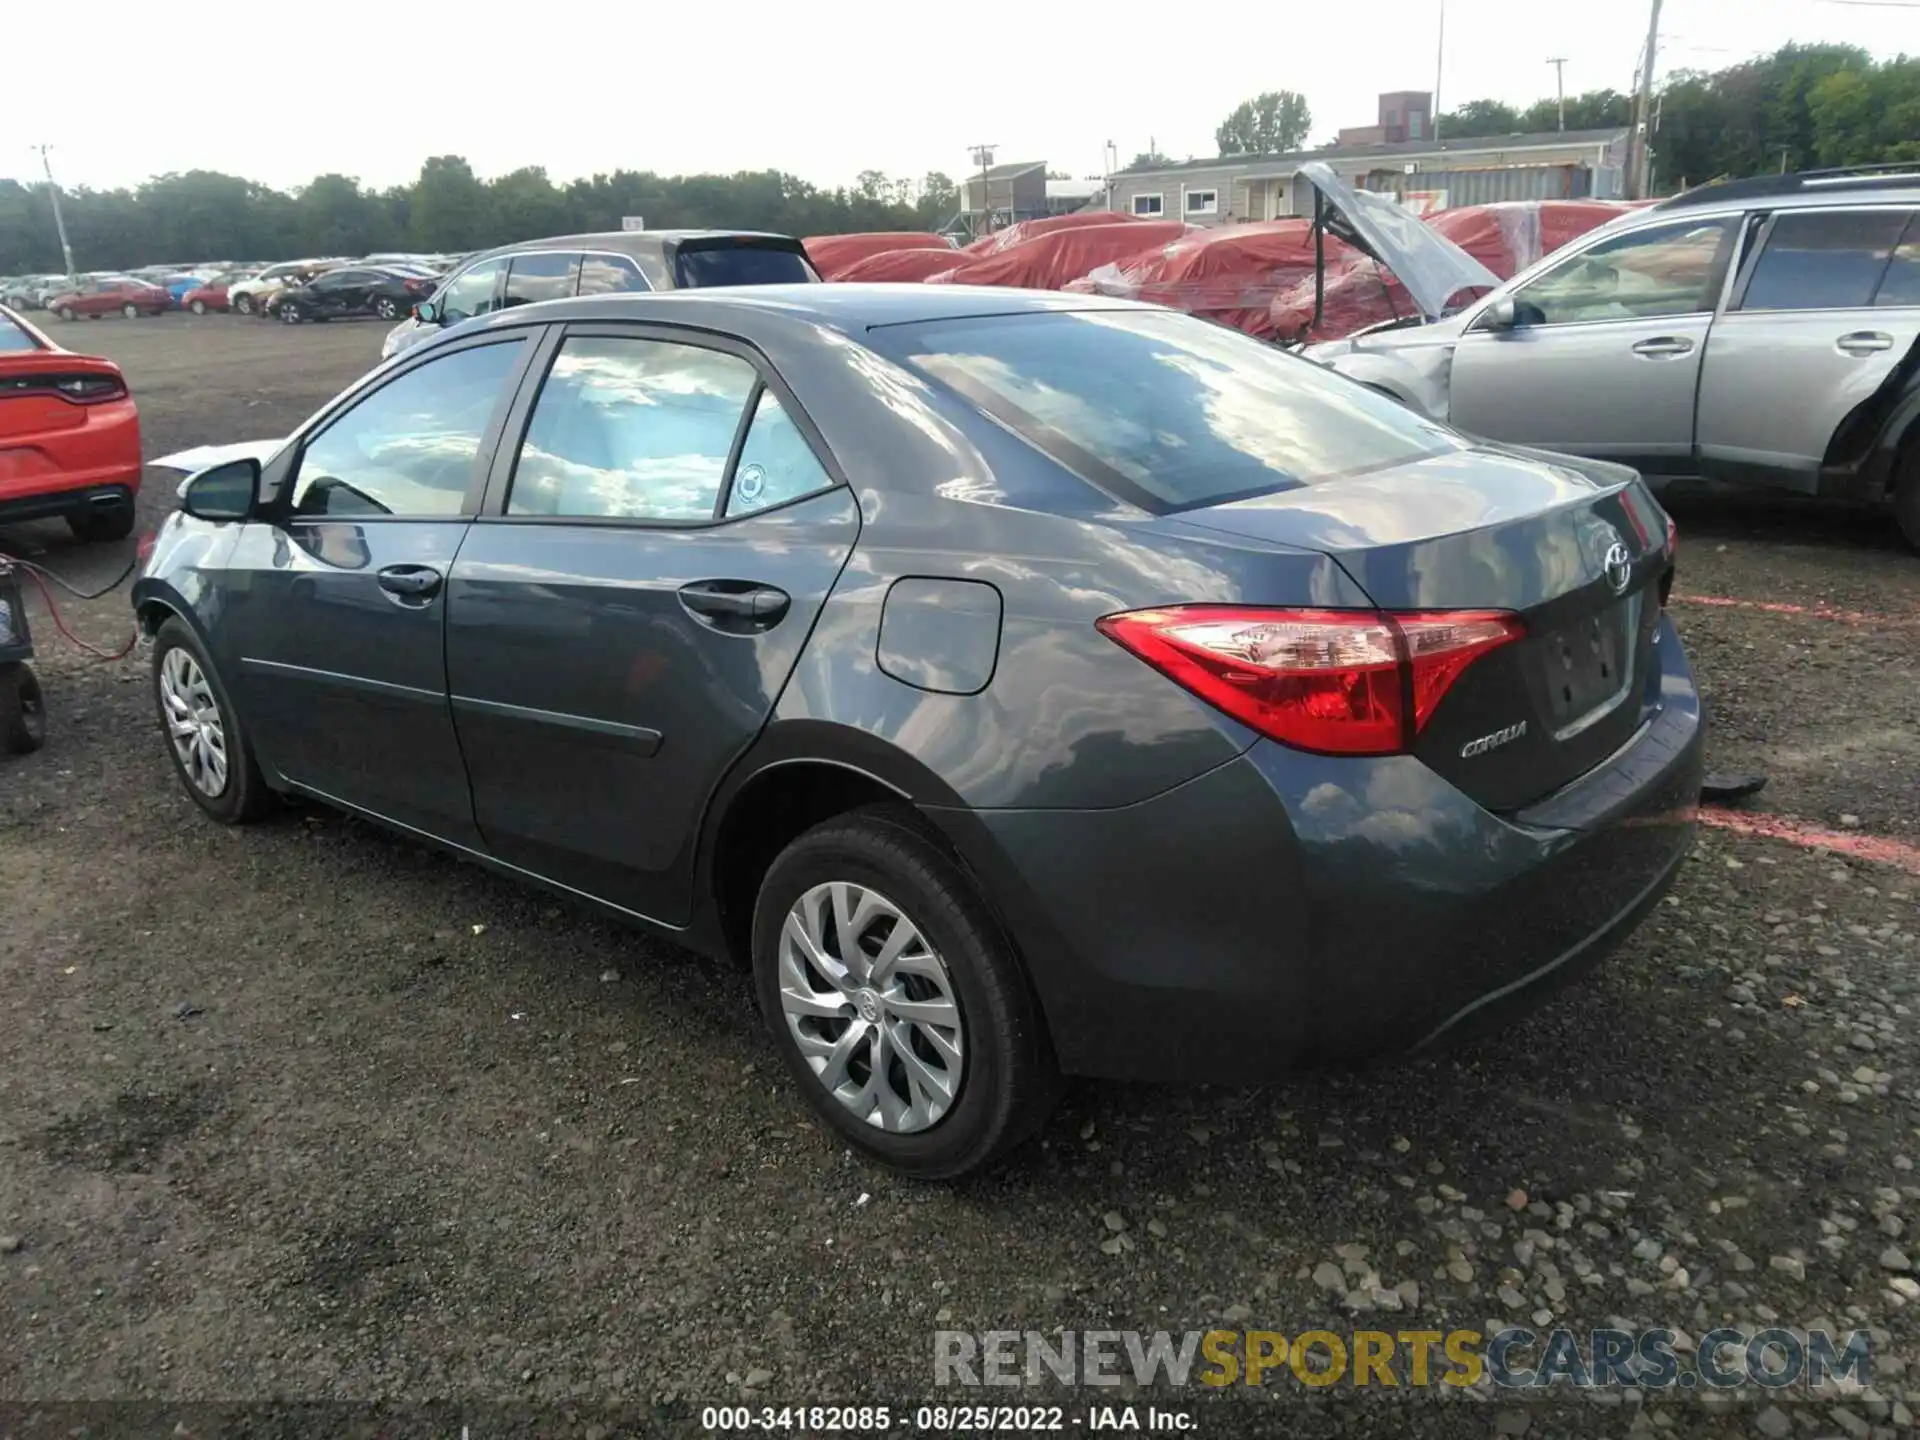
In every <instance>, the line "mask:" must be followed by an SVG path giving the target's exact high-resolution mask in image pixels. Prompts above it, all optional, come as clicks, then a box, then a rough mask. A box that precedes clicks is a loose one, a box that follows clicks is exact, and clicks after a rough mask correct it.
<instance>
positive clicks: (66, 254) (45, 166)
mask: <svg viewBox="0 0 1920 1440" xmlns="http://www.w3.org/2000/svg"><path fill="white" fill-rule="evenodd" d="M28 148H29V149H33V150H38V151H39V152H40V168H41V169H42V170H45V171H46V172H47V190H48V192H49V193H50V194H52V196H53V228H54V229H56V230H58V231H59V232H60V258H61V259H62V260H64V261H66V264H67V278H68V279H69V280H71V279H73V278H74V275H75V273H76V272H75V271H74V268H73V246H71V245H69V244H68V243H67V221H66V217H65V216H64V215H62V214H61V213H60V185H59V182H58V181H56V180H55V179H54V178H53V162H52V161H51V160H49V159H48V158H47V151H49V150H51V149H52V148H53V147H52V146H51V145H33V146H29V147H28Z"/></svg>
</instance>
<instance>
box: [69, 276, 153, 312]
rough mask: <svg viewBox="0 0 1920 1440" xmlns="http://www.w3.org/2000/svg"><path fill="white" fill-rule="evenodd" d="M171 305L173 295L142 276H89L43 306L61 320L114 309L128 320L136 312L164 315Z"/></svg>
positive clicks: (113, 310)
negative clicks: (114, 278)
mask: <svg viewBox="0 0 1920 1440" xmlns="http://www.w3.org/2000/svg"><path fill="white" fill-rule="evenodd" d="M172 308H173V296H171V295H169V294H168V293H167V292H166V291H165V290H164V289H162V288H161V287H160V286H158V285H149V284H147V283H146V282H145V281H143V280H89V281H87V282H85V283H84V284H82V285H81V287H80V288H79V289H78V290H69V291H68V292H67V293H66V294H64V295H56V296H54V297H53V298H52V299H51V300H49V301H48V302H47V309H49V310H51V311H52V312H53V313H54V314H56V315H58V316H59V317H60V318H61V319H62V320H77V319H79V318H80V317H81V316H82V315H85V316H87V317H88V318H89V319H93V318H96V317H98V316H101V315H111V314H113V313H114V312H115V311H118V312H119V313H120V314H122V315H124V316H126V317H127V319H129V320H131V319H133V318H134V317H135V316H139V315H164V314H166V313H167V311H169V310H171V309H172Z"/></svg>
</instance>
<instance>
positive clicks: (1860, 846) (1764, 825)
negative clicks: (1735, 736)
mask: <svg viewBox="0 0 1920 1440" xmlns="http://www.w3.org/2000/svg"><path fill="white" fill-rule="evenodd" d="M1700 823H1701V824H1702V825H1711V826H1713V827H1714V828H1715V829H1716V830H1726V831H1729V832H1731V833H1732V834H1735V835H1752V836H1757V837H1758V838H1760V839H1763V840H1784V841H1786V842H1787V843H1788V844H1789V845H1801V846H1804V847H1806V848H1807V849H1809V850H1831V851H1833V853H1834V854H1836V855H1850V856H1852V857H1853V858H1854V859H1856V860H1871V861H1873V862H1874V863H1876V864H1879V865H1891V866H1893V867H1894V868H1895V869H1898V870H1904V871H1906V872H1907V873H1908V874H1909V875H1920V846H1914V845H1909V844H1907V843H1906V842H1905V841H1903V840H1890V839H1888V838H1887V837H1886V836H1884V835H1862V834H1861V833H1860V832H1859V831H1857V830H1824V829H1822V828H1821V827H1819V826H1818V825H1809V824H1807V823H1806V822H1805V821H1804V820H1795V819H1793V818H1791V817H1790V816H1786V815H1753V814H1749V813H1747V812H1746V811H1743V810H1742V811H1735V810H1720V809H1716V808H1715V807H1713V806H1711V805H1703V806H1701V807H1700Z"/></svg>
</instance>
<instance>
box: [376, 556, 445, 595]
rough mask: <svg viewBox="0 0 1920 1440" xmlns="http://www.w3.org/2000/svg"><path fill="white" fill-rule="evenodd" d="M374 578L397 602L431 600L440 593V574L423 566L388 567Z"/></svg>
mask: <svg viewBox="0 0 1920 1440" xmlns="http://www.w3.org/2000/svg"><path fill="white" fill-rule="evenodd" d="M375 578H377V579H378V580H379V582H380V588H381V589H382V590H384V591H386V592H387V593H388V594H389V595H392V596H393V597H395V598H396V599H399V600H431V599H432V598H433V597H434V596H435V595H437V594H439V593H440V580H441V576H440V572H439V571H438V570H434V569H430V568H429V567H427V566H425V565H389V566H388V567H387V568H386V569H385V570H382V571H381V572H380V573H379V575H378V576H377V577H375Z"/></svg>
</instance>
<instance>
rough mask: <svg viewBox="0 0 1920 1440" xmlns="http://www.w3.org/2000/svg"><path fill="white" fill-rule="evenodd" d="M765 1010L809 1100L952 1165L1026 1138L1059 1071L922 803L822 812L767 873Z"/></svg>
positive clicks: (918, 1165)
mask: <svg viewBox="0 0 1920 1440" xmlns="http://www.w3.org/2000/svg"><path fill="white" fill-rule="evenodd" d="M753 968H754V983H755V989H756V991H757V993H758V997H759V1002H760V1008H761V1012H762V1014H763V1015H764V1017H765V1019H766V1022H767V1025H768V1026H769V1028H770V1029H771V1030H772V1032H773V1036H774V1043H775V1045H776V1046H778V1047H779V1049H780V1052H781V1055H782V1057H783V1059H784V1060H785V1062H786V1065H787V1068H788V1070H789V1071H790V1072H791V1073H792V1074H793V1076H794V1079H795V1080H796V1082H797V1083H798V1084H799V1085H800V1087H801V1089H802V1091H803V1092H804V1094H805V1095H806V1097H807V1101H808V1103H809V1104H811V1105H812V1106H813V1108H814V1109H815V1110H816V1111H817V1112H818V1113H819V1114H820V1116H821V1117H822V1118H823V1119H825V1120H826V1121H827V1123H828V1124H830V1125H832V1126H833V1127H834V1129H836V1130H837V1131H839V1132H840V1134H841V1135H842V1136H843V1137H844V1138H845V1139H847V1140H848V1141H850V1142H852V1144H853V1145H855V1146H856V1147H857V1148H859V1149H861V1150H864V1151H865V1152H867V1153H868V1154H870V1155H872V1156H874V1157H876V1158H878V1159H880V1160H883V1161H885V1162H886V1163H887V1164H889V1165H891V1166H893V1167H895V1168H896V1169H899V1170H901V1171H904V1172H906V1173H908V1174H911V1175H916V1176H919V1177H922V1178H925V1179H952V1178H954V1177H957V1176H960V1175H964V1174H966V1173H967V1172H969V1171H972V1170H977V1169H979V1168H981V1167H982V1166H985V1165H988V1164H991V1163H992V1162H994V1161H995V1160H997V1159H999V1158H1000V1157H1001V1156H1002V1155H1004V1154H1006V1153H1007V1152H1008V1151H1009V1150H1011V1149H1012V1148H1013V1147H1014V1146H1016V1145H1018V1144H1019V1143H1020V1142H1021V1141H1023V1140H1025V1139H1026V1138H1027V1137H1028V1136H1029V1135H1031V1134H1032V1133H1033V1132H1034V1131H1035V1130H1036V1129H1038V1128H1039V1126H1040V1125H1041V1123H1042V1122H1044V1121H1045V1119H1046V1117H1047V1115H1048V1113H1049V1111H1050V1110H1051V1109H1052V1107H1053V1102H1054V1099H1055V1098H1056V1096H1057V1094H1058V1089H1059V1081H1058V1076H1057V1072H1056V1070H1055V1068H1054V1064H1053V1058H1052V1052H1051V1049H1050V1047H1049V1045H1048V1043H1047V1039H1046V1035H1045V1032H1044V1027H1043V1025H1042V1022H1041V1017H1040V1012H1039V1007H1038V1005H1037V1003H1036V1002H1035V1000H1034V998H1033V993H1032V989H1031V987H1030V986H1029V985H1028V983H1027V978H1026V974H1025V972H1024V971H1023V969H1022V968H1021V965H1020V962H1019V960H1018V958H1017V957H1016V956H1015V955H1014V953H1013V949H1012V946H1011V945H1010V944H1009V943H1008V940H1007V938H1006V936H1005V935H1004V933H1003V932H1002V931H1001V928H1000V926H999V924H998V923H997V922H996V921H995V919H994V917H993V914H992V912H991V911H990V910H989V909H988V908H987V906H986V903H985V902H984V901H983V900H982V899H981V897H980V895H979V893H978V892H977V891H976V890H975V889H974V886H973V884H972V882H971V881H970V880H969V879H968V878H967V876H966V874H965V872H963V871H962V870H961V869H960V867H959V866H958V865H957V864H956V863H955V862H954V861H953V860H952V859H951V858H950V857H949V856H948V855H947V854H946V852H945V851H944V850H942V849H941V848H940V846H939V845H937V844H936V843H934V841H933V840H932V839H930V838H929V837H928V836H927V835H926V834H925V833H924V832H923V831H922V830H921V829H920V828H919V826H918V824H917V823H916V817H914V815H913V813H912V812H911V811H908V810H905V809H903V808H896V807H891V806H876V807H872V808H868V809H862V810H857V811H854V812H852V813H850V814H848V815H844V816H841V817H838V818H836V819H834V820H830V821H827V822H826V823H824V824H822V825H819V826H817V827H815V828H814V829H812V830H810V831H808V832H807V833H806V834H804V835H802V836H801V837H800V838H799V839H798V840H795V841H794V842H793V843H792V844H791V845H789V846H788V847H787V848H786V849H785V850H784V851H783V852H781V854H780V856H779V857H778V858H777V859H776V860H775V861H774V862H773V865H772V866H771V867H770V868H769V870H768V871H767V875H766V878H765V880H764V881H763V882H762V883H761V887H760V895H759V899H758V901H757V903H756V904H755V906H754V918H753Z"/></svg>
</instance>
